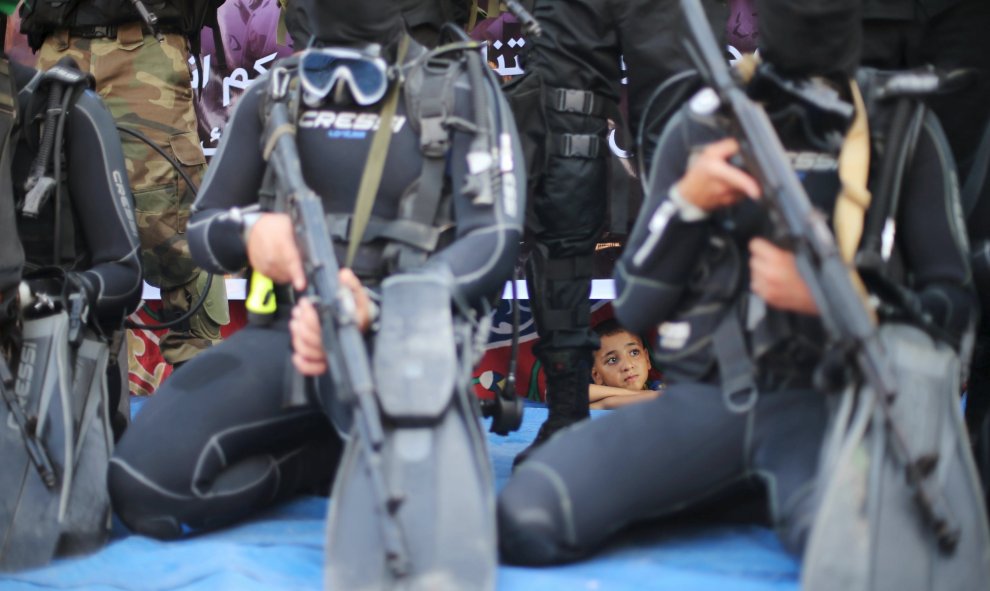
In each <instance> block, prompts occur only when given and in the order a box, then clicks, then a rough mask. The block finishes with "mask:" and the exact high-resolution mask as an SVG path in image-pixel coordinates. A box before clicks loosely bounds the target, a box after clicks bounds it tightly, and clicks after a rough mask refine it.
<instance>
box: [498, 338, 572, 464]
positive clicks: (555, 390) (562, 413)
mask: <svg viewBox="0 0 990 591" xmlns="http://www.w3.org/2000/svg"><path fill="white" fill-rule="evenodd" d="M540 358H541V361H542V362H543V371H544V373H545V374H546V378H547V411H548V414H547V420H546V421H545V422H544V423H543V425H541V426H540V430H539V431H538V432H537V434H536V439H534V440H533V443H532V444H530V446H529V447H527V448H526V449H524V450H523V451H522V452H520V453H519V455H517V456H516V457H515V459H514V460H513V461H512V466H513V467H515V466H518V465H519V464H520V463H522V462H524V461H525V460H526V458H528V457H529V455H530V454H531V453H533V450H534V449H536V448H537V447H538V446H539V445H541V444H542V443H543V442H544V441H546V440H548V439H550V437H551V436H552V435H553V434H554V433H556V432H557V431H560V430H561V429H563V428H565V427H569V426H571V425H573V424H574V423H576V422H578V421H581V420H584V419H586V418H588V417H589V416H590V412H589V410H588V384H589V383H590V380H591V354H590V352H588V351H584V350H567V351H554V352H549V353H545V354H543V355H540Z"/></svg>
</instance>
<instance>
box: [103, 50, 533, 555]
mask: <svg viewBox="0 0 990 591" xmlns="http://www.w3.org/2000/svg"><path fill="white" fill-rule="evenodd" d="M419 51H422V49H421V48H419V47H418V46H415V45H414V46H413V48H411V50H410V55H411V56H415V55H416V54H417V53H418V52H419ZM267 88H268V85H267V78H262V79H261V80H260V81H259V82H258V83H257V84H256V85H254V86H252V87H251V88H250V89H249V90H248V91H247V92H246V93H245V95H244V96H243V97H242V98H241V99H240V102H239V103H238V105H237V108H236V109H235V110H234V113H233V115H232V117H231V121H230V124H229V125H228V126H227V132H226V133H225V134H224V139H223V142H222V143H221V146H220V148H219V150H218V152H217V155H216V156H215V158H214V160H213V162H212V164H211V166H210V169H209V171H208V173H207V176H206V179H205V181H204V184H203V189H202V192H201V193H200V196H199V198H198V199H197V201H196V204H195V206H194V210H195V213H194V215H193V219H192V223H191V224H190V244H191V245H192V250H193V256H194V257H195V258H196V260H197V262H199V263H200V264H201V265H203V266H204V268H207V269H209V270H211V271H213V272H219V273H223V272H229V271H234V270H238V269H240V268H242V267H243V266H244V265H245V264H246V262H247V259H246V254H245V248H244V244H243V242H242V238H241V229H240V226H239V224H238V223H236V221H234V220H233V219H232V218H231V217H230V216H229V215H228V208H230V207H235V206H240V207H244V206H249V205H251V204H253V203H256V202H257V199H258V198H257V194H258V189H259V187H260V186H261V184H262V177H263V173H264V169H265V164H264V161H263V159H262V153H261V146H260V143H259V142H260V138H261V136H262V126H261V122H260V121H259V116H258V114H259V107H260V101H261V100H262V97H263V94H264V92H265V91H266V90H267ZM456 91H457V100H456V108H455V111H456V114H457V115H459V116H461V117H464V118H465V119H467V120H471V118H472V110H471V107H470V105H471V104H472V103H471V100H470V95H471V93H470V92H469V86H468V85H467V81H466V78H463V77H462V78H461V80H460V81H459V82H458V83H457V85H456ZM378 109H380V105H377V106H373V107H368V108H334V107H331V106H325V107H323V108H321V109H315V110H304V111H303V112H302V113H301V114H300V119H299V126H298V134H297V142H298V146H299V154H300V158H301V163H302V169H303V174H304V176H305V178H306V181H307V183H308V184H309V185H310V187H311V188H312V189H313V190H314V191H316V193H318V194H320V195H321V196H322V197H323V200H324V208H325V210H326V211H327V213H328V214H329V215H330V216H333V215H334V214H338V215H348V214H350V213H351V212H352V211H353V209H354V198H355V195H356V194H357V187H358V184H359V181H360V178H361V175H362V170H363V168H364V164H365V159H366V154H367V151H368V148H369V146H370V144H371V141H372V136H373V133H374V132H373V131H372V130H371V128H372V127H373V126H374V125H375V124H376V123H377V112H378ZM407 115H408V114H407V109H406V102H405V99H404V98H403V99H401V100H400V102H399V107H398V112H397V116H396V118H395V120H394V122H393V126H392V128H393V130H395V131H394V135H393V137H392V141H391V143H390V146H389V154H388V157H387V160H386V164H385V171H386V173H385V174H384V176H383V178H382V182H381V186H380V188H379V191H378V197H377V199H376V201H375V205H374V210H373V218H378V219H382V220H390V219H394V218H395V217H396V215H397V208H398V204H399V200H400V197H401V196H402V195H403V193H405V192H406V191H407V189H408V188H409V186H410V185H411V184H412V183H414V181H416V180H417V178H418V175H419V173H420V169H421V165H422V154H421V151H420V135H419V132H418V130H417V129H414V127H413V125H412V122H411V121H410V120H409V118H408V116H407ZM470 138H471V136H469V135H467V134H465V133H463V132H456V133H454V135H453V138H452V146H451V148H450V150H449V152H448V156H447V168H448V173H449V186H450V187H451V189H452V199H453V202H452V211H453V219H454V221H455V222H456V236H455V237H454V239H453V242H451V243H450V244H449V245H447V246H446V247H445V248H443V249H442V250H439V251H438V252H436V253H434V254H433V255H432V256H431V258H430V260H429V261H428V262H427V263H426V264H427V265H428V266H443V267H446V268H447V269H449V270H450V272H451V273H452V274H453V276H454V279H455V282H456V285H457V288H458V289H459V290H460V292H461V293H462V294H463V295H464V296H465V297H466V298H467V300H468V301H470V302H475V303H476V302H479V301H480V300H481V299H483V298H487V297H490V296H491V295H492V294H494V293H496V292H497V290H498V289H499V288H500V287H501V286H502V284H503V282H504V281H505V279H507V278H508V277H509V275H510V273H511V270H512V265H513V262H514V260H515V253H516V251H517V249H518V242H519V238H520V235H521V218H520V216H521V214H522V212H521V211H518V208H513V207H512V204H507V203H502V202H501V201H500V200H496V201H497V202H496V204H495V205H494V206H484V205H482V206H478V205H474V204H472V202H471V199H470V198H469V197H468V196H466V195H464V194H462V193H461V192H460V188H461V187H463V186H464V182H465V173H466V170H465V168H466V165H465V158H464V157H465V154H466V153H467V148H468V144H469V141H470ZM513 209H516V211H512V210H513ZM335 245H336V247H337V255H338V257H339V260H341V261H343V260H344V254H345V251H346V243H345V240H340V239H338V240H336V241H335ZM383 246H384V241H381V240H373V241H371V242H370V243H367V244H365V245H363V246H362V247H361V250H359V252H358V255H357V258H356V262H355V265H354V266H353V269H354V271H355V272H356V273H357V274H358V276H359V277H360V278H361V280H362V282H363V283H364V284H365V285H366V286H372V287H374V286H375V285H377V284H378V283H379V282H380V280H381V279H383V278H384V276H385V274H386V273H387V272H388V270H387V269H386V268H385V265H383V264H381V262H382V256H381V253H382V252H383ZM289 308H290V306H289V305H285V303H283V304H282V305H281V306H280V309H279V313H278V316H279V318H278V319H277V320H276V321H275V323H274V324H273V325H272V326H268V327H266V326H260V325H251V324H249V325H248V326H247V327H246V328H244V329H242V330H241V331H240V332H238V333H236V334H234V335H233V336H232V337H231V338H230V339H229V340H227V341H225V342H224V343H223V344H221V345H220V346H218V347H215V348H213V349H211V350H210V351H208V352H206V353H204V354H203V355H200V356H199V357H197V358H196V359H194V360H192V361H191V362H190V363H189V364H188V366H184V367H183V368H182V369H181V370H180V371H178V372H177V373H176V374H175V375H174V376H173V377H171V378H170V379H169V380H168V381H167V382H166V383H165V384H164V386H163V387H162V388H161V389H160V390H159V391H158V393H157V394H156V395H155V397H154V398H153V399H152V400H150V401H149V402H148V404H147V407H146V408H145V409H144V410H142V412H141V414H140V415H139V416H138V417H137V420H136V422H135V426H134V428H132V429H130V430H129V431H128V433H127V435H126V436H125V437H124V439H123V440H122V441H121V442H120V445H119V447H118V449H117V452H116V455H115V457H114V459H113V460H112V463H111V467H110V479H109V480H110V492H111V497H112V499H113V504H114V508H115V510H116V511H117V512H118V514H119V515H120V517H121V518H122V519H123V521H124V522H125V523H126V524H127V525H128V526H129V527H131V528H132V529H134V530H135V531H138V532H141V533H144V534H148V535H154V536H158V537H173V536H176V535H179V534H180V532H182V531H183V530H184V529H186V528H192V529H203V528H209V527H214V526H218V525H222V524H226V523H231V522H233V521H235V520H237V519H239V518H242V517H244V516H245V515H248V514H250V513H251V512H252V511H255V510H257V509H259V508H261V507H263V506H266V505H267V504H269V503H271V502H273V501H274V500H276V499H279V498H282V497H284V496H286V495H290V494H293V493H296V492H298V491H300V490H314V489H319V488H322V489H323V490H325V489H326V485H327V483H328V482H329V481H330V480H331V479H332V477H333V474H334V470H335V466H336V462H337V459H338V456H339V454H340V450H341V442H340V440H339V438H338V437H337V435H336V434H335V432H334V429H332V428H331V426H330V424H329V423H328V421H327V419H326V417H325V415H324V413H323V411H322V410H321V409H319V408H317V407H315V406H307V407H295V408H286V407H285V406H284V404H283V397H284V395H285V392H286V391H287V389H288V388H289V382H290V380H291V379H292V378H293V376H294V369H293V368H292V366H291V363H290V343H289V335H288V332H287V330H286V317H287V315H288V312H289ZM164 440H167V441H169V442H170V443H169V444H168V445H162V444H161V442H162V441H164Z"/></svg>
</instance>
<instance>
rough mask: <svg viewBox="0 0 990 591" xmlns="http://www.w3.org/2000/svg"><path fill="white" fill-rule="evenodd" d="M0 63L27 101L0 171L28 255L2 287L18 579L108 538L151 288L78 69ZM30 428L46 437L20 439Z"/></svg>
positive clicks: (3, 420)
mask: <svg viewBox="0 0 990 591" xmlns="http://www.w3.org/2000/svg"><path fill="white" fill-rule="evenodd" d="M0 59H2V60H3V63H2V64H0V68H2V73H0V84H2V85H3V86H4V87H5V89H6V88H7V87H10V86H9V83H10V81H11V79H12V80H13V82H14V87H16V88H17V89H18V92H17V94H16V96H10V95H6V96H4V97H3V99H2V100H0V104H3V105H4V107H7V106H14V107H15V108H16V113H17V124H16V125H15V126H14V132H13V134H12V136H11V142H10V144H9V146H6V147H5V149H6V153H5V154H4V156H3V158H2V159H0V162H2V165H3V167H4V170H3V172H2V173H0V177H3V182H2V186H3V190H2V194H0V199H2V200H3V204H2V205H0V210H2V211H3V215H2V216H0V217H4V218H7V216H8V215H10V214H14V216H11V217H10V218H9V221H13V222H15V223H16V232H10V233H9V234H8V233H7V229H6V228H4V229H3V230H2V231H3V233H4V236H3V241H6V240H8V239H9V238H10V237H13V238H15V239H17V238H18V236H19V243H18V247H17V249H14V250H15V251H17V252H20V249H21V247H23V276H22V277H21V278H20V284H19V285H16V284H12V283H10V280H11V279H17V273H16V272H15V273H13V274H12V276H11V277H9V278H8V277H5V278H4V279H5V282H4V284H3V285H2V286H0V287H2V289H3V290H4V292H3V298H2V300H3V304H4V309H3V314H0V316H4V317H6V318H2V319H0V337H2V338H0V355H3V357H4V363H5V365H6V364H8V363H9V365H10V368H11V371H12V373H13V374H14V375H16V376H17V383H16V384H17V385H16V389H15V390H14V392H11V390H9V389H8V390H7V391H6V394H8V395H9V394H12V393H15V394H16V396H15V397H13V398H8V397H6V396H5V398H6V400H4V401H3V402H0V424H2V425H3V429H2V432H0V457H2V458H3V459H4V460H3V461H4V477H3V479H2V480H0V499H2V502H0V507H2V509H0V540H2V543H0V570H10V569H15V570H16V569H21V568H27V567H32V566H39V565H42V564H44V563H46V562H48V561H49V560H51V558H52V557H53V556H55V555H68V554H78V553H81V552H84V551H89V550H92V549H94V548H95V547H98V546H100V545H101V544H102V543H103V542H104V541H105V540H106V538H107V536H108V535H109V527H108V525H109V521H108V520H109V517H110V513H109V511H110V504H109V498H108V496H107V493H106V470H107V464H108V462H109V459H110V454H111V450H112V447H113V443H112V442H113V436H114V435H119V433H120V432H121V431H122V430H123V429H124V427H125V426H126V424H127V416H126V412H124V411H123V409H122V408H120V407H119V404H120V400H121V397H126V396H127V380H126V363H124V364H120V363H119V360H120V357H119V356H117V354H118V353H119V351H120V349H115V348H114V347H113V344H114V343H117V344H120V343H121V342H122V341H121V339H122V338H123V335H122V332H123V321H124V318H125V317H126V316H127V315H128V314H131V313H132V312H134V310H135V309H136V308H137V306H138V304H139V302H140V299H141V285H142V284H141V261H140V257H139V253H138V238H137V227H136V224H135V219H134V211H133V203H132V196H131V192H130V189H129V188H128V185H127V170H126V167H125V166H124V158H123V154H122V151H121V147H120V139H119V136H118V135H117V130H116V128H115V126H114V121H113V118H112V117H111V116H110V113H109V112H108V111H107V109H106V108H105V107H104V105H103V103H102V102H101V101H100V99H99V97H98V96H97V95H96V93H95V92H93V91H92V90H90V89H89V85H88V84H87V81H86V79H85V77H84V76H83V74H82V73H80V72H79V71H78V70H76V69H74V68H72V67H71V65H70V64H67V63H65V64H63V63H60V64H59V65H58V66H56V67H54V68H51V69H49V70H47V71H45V72H39V71H36V70H34V69H33V68H29V67H26V66H22V65H19V64H16V63H11V62H7V61H6V58H5V57H4V58H0ZM8 68H9V70H8ZM8 72H9V74H10V76H9V77H8ZM2 110H3V115H2V117H7V116H9V113H10V112H9V111H8V109H7V108H3V109H2ZM63 138H64V148H63V147H62V146H60V145H59V141H58V140H60V139H63ZM51 139H54V140H55V141H54V142H50V141H49V140H51ZM49 150H50V151H49ZM39 154H41V155H42V156H39ZM46 163H47V165H46ZM54 171H58V174H54ZM8 175H9V177H8ZM60 177H61V178H60ZM29 179H30V182H29ZM39 179H41V180H40V181H39ZM56 179H57V180H56ZM34 181H38V183H37V184H34ZM42 182H44V183H45V184H44V185H42ZM32 186H33V187H34V188H38V187H42V186H47V187H50V189H49V190H48V191H47V192H45V191H40V190H39V191H31V190H30V188H31V187H32ZM39 196H43V197H42V198H40V199H38V198H36V197H39ZM6 248H7V247H6V246H5V252H4V255H3V257H4V258H6V257H7V256H8V252H7V251H6ZM5 271H6V269H5ZM11 320H12V322H11ZM123 400H124V401H125V402H126V400H127V399H126V398H123ZM13 401H16V402H13ZM18 406H19V407H20V408H18ZM123 408H126V405H124V407H123ZM66 419H67V420H66ZM73 419H74V420H73ZM29 421H30V422H31V423H34V424H37V425H44V428H43V429H42V428H38V429H36V430H33V432H32V430H30V429H25V428H24V427H22V426H21V425H28V424H30V423H29ZM51 479H57V481H58V482H61V483H64V486H58V487H53V486H50V485H51V482H50V480H51ZM60 507H62V509H61V510H60V509H59V508H60Z"/></svg>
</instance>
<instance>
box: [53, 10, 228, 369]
mask: <svg viewBox="0 0 990 591" xmlns="http://www.w3.org/2000/svg"><path fill="white" fill-rule="evenodd" d="M66 56H68V57H71V58H73V59H74V60H75V61H76V63H77V64H78V65H79V68H80V69H82V70H83V71H84V72H89V73H91V74H92V75H93V76H94V78H95V79H96V91H97V93H99V95H100V97H101V98H102V99H103V102H104V103H105V104H106V106H107V107H108V108H109V109H110V113H111V114H112V115H113V117H114V119H115V120H116V123H117V125H118V126H120V127H123V128H126V129H131V130H134V131H137V132H140V133H142V134H144V135H145V136H146V137H147V138H148V139H150V140H151V141H152V142H154V144H155V145H157V146H158V147H159V148H161V149H162V150H164V151H165V152H166V153H167V154H170V155H171V156H172V157H174V158H175V160H176V161H177V162H178V163H179V164H180V165H181V166H182V167H183V169H184V170H185V172H186V173H187V174H188V175H189V177H190V178H191V179H192V181H193V182H195V183H198V182H199V181H200V179H201V178H202V175H203V172H204V170H205V167H206V159H205V157H204V156H203V151H202V149H201V148H200V146H199V138H198V134H197V129H196V112H195V110H194V108H193V90H192V84H191V74H190V71H189V64H188V59H189V48H188V43H187V41H186V39H185V37H183V36H182V35H178V34H165V42H164V43H158V41H156V40H155V38H154V37H153V36H151V35H149V34H145V32H144V31H143V30H142V28H141V25H140V23H136V22H135V23H130V24H126V25H121V26H119V27H117V37H116V38H115V39H112V38H97V39H90V38H82V37H74V36H71V35H70V34H69V32H68V31H66V30H59V31H56V32H55V33H53V34H52V35H49V36H48V38H47V39H46V40H45V43H44V45H43V46H42V48H41V51H40V53H39V56H38V67H39V68H41V69H44V68H48V67H50V66H52V65H54V64H55V63H56V62H57V61H58V60H59V59H61V58H63V57H66ZM121 145H122V147H123V150H124V158H125V160H126V163H127V174H128V177H129V179H130V183H131V190H132V191H133V193H134V201H135V207H134V209H135V213H136V216H137V225H138V234H139V236H140V239H141V254H142V257H141V258H142V263H143V266H144V278H145V280H146V281H147V282H148V283H150V284H152V285H154V286H156V287H158V288H159V289H160V290H161V293H162V295H161V298H162V306H163V308H164V311H165V313H166V314H165V316H166V318H168V317H174V316H178V315H179V314H181V313H182V312H183V311H186V310H188V309H189V308H190V306H191V305H192V304H193V303H195V302H196V301H197V300H198V298H199V297H200V294H201V293H202V290H203V289H204V286H205V285H206V281H205V279H206V275H205V272H204V271H202V270H201V269H199V268H197V267H196V265H195V264H194V263H193V261H192V258H191V257H190V255H189V244H188V242H187V240H186V224H187V223H188V221H189V213H190V211H189V210H190V207H191V206H192V202H193V200H194V198H195V193H194V191H193V190H192V189H191V188H190V187H189V186H188V184H187V183H186V182H185V181H184V180H183V179H182V177H181V176H180V175H179V173H178V171H176V170H175V168H174V167H173V166H172V165H171V164H170V163H169V162H168V161H167V160H166V159H165V158H163V157H162V156H161V155H160V154H158V153H157V152H156V151H155V150H154V149H153V148H151V147H150V146H149V145H147V144H146V143H145V142H143V141H142V140H140V139H138V138H135V137H133V136H131V135H129V134H126V133H122V134H121ZM217 279H218V280H215V281H213V285H212V287H211V288H210V290H209V294H208V295H207V299H206V302H205V304H204V305H203V308H202V309H201V310H200V311H199V312H198V313H197V314H195V315H194V316H193V317H192V318H191V319H190V320H189V322H188V325H187V326H185V325H184V326H178V327H175V328H173V329H171V330H169V332H168V334H166V335H165V337H164V338H162V339H161V341H160V348H161V352H162V356H163V357H164V359H165V361H167V362H168V363H171V364H175V363H180V362H183V361H187V360H188V359H190V358H192V357H193V356H194V355H195V354H196V353H198V352H199V351H201V350H203V349H205V348H208V347H209V346H210V345H212V344H213V343H216V342H218V341H219V340H220V326H221V325H224V324H227V323H228V322H229V321H230V318H229V313H228V309H227V294H226V291H225V289H224V282H223V280H222V278H217Z"/></svg>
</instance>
